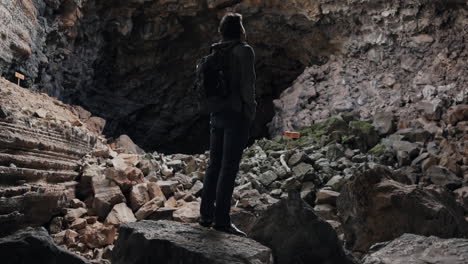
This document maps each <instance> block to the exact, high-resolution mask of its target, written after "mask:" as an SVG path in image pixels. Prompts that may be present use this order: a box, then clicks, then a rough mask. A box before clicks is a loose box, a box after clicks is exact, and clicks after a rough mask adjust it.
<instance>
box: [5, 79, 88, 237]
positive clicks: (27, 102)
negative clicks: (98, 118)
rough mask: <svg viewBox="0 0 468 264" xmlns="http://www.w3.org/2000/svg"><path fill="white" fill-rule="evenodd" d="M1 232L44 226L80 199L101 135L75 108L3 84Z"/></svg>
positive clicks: (44, 96) (41, 95) (42, 95)
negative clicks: (86, 164)
mask: <svg viewBox="0 0 468 264" xmlns="http://www.w3.org/2000/svg"><path fill="white" fill-rule="evenodd" d="M0 94H1V96H0V223H1V228H0V233H4V232H10V231H13V230H14V229H16V228H18V227H19V226H22V225H43V224H46V223H48V222H49V221H50V218H51V217H52V215H54V214H57V213H58V212H60V209H61V208H62V207H64V206H66V205H68V201H69V200H71V199H73V198H74V197H75V186H76V185H77V184H78V182H76V181H75V179H76V178H77V177H78V175H79V173H78V170H79V163H78V161H79V160H80V159H81V158H82V157H83V156H84V155H85V154H86V153H88V152H90V151H91V150H92V148H93V147H94V145H95V144H96V141H97V135H95V134H93V133H91V132H89V131H88V130H87V129H86V128H84V127H79V126H83V124H82V123H81V121H80V120H79V117H78V116H76V115H75V114H74V113H73V112H72V111H71V108H70V107H68V106H66V105H64V104H62V103H60V102H59V101H57V100H55V99H51V98H49V97H48V96H46V95H44V94H34V93H31V92H30V91H28V90H26V89H21V88H18V87H16V86H15V85H13V84H10V83H8V82H7V81H6V80H5V79H1V80H0Z"/></svg>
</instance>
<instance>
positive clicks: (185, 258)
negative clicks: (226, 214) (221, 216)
mask: <svg viewBox="0 0 468 264" xmlns="http://www.w3.org/2000/svg"><path fill="white" fill-rule="evenodd" d="M112 263H113V264H132V263H138V264H145V263H148V264H149V263H160V264H172V263H174V264H179V263H192V264H215V263H216V264H222V263H225V264H247V263H248V264H257V263H264V264H272V263H273V260H272V256H271V250H270V249H268V248H267V247H265V246H263V245H261V244H259V243H258V242H255V241H253V240H251V239H248V238H243V237H239V236H234V235H229V234H225V233H220V232H217V231H214V230H210V229H207V228H203V227H201V226H198V225H190V224H182V223H178V222H172V221H166V220H161V221H148V220H145V221H141V222H138V223H131V224H126V225H123V226H121V227H120V230H119V238H118V239H117V241H116V243H115V247H114V250H113V256H112Z"/></svg>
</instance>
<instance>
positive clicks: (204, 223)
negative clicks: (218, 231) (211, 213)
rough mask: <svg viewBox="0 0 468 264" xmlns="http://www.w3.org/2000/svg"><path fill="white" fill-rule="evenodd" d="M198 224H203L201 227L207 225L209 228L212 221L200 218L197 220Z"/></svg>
mask: <svg viewBox="0 0 468 264" xmlns="http://www.w3.org/2000/svg"><path fill="white" fill-rule="evenodd" d="M198 224H199V225H201V226H203V227H208V228H209V227H211V225H212V224H213V221H211V220H207V219H203V218H200V220H199V221H198Z"/></svg>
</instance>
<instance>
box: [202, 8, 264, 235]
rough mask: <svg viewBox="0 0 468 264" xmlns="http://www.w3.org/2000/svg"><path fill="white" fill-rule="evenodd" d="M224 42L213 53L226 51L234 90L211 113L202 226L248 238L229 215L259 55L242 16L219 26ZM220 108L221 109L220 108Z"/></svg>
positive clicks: (252, 112)
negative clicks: (256, 54)
mask: <svg viewBox="0 0 468 264" xmlns="http://www.w3.org/2000/svg"><path fill="white" fill-rule="evenodd" d="M219 33H220V34H221V37H222V41H220V42H218V43H216V44H214V45H213V46H212V49H213V50H215V51H216V50H221V51H225V52H226V53H227V55H226V56H225V58H226V61H225V65H226V69H225V72H226V74H225V78H226V82H227V85H228V87H229V89H230V91H231V93H230V95H229V96H228V97H227V98H223V99H222V100H220V102H219V105H220V106H222V107H217V108H216V109H215V110H213V111H211V114H210V161H209V165H208V168H207V170H206V173H205V179H204V185H203V194H202V201H201V206H200V215H201V218H200V224H201V225H202V226H205V227H209V226H211V225H213V227H214V228H215V229H217V230H219V231H223V232H227V233H233V234H237V235H244V236H245V233H244V232H242V231H240V230H239V229H237V228H236V227H235V226H234V225H233V224H232V223H231V219H230V216H229V212H230V208H231V197H232V193H233V190H234V184H235V179H236V176H237V173H238V171H239V163H240V160H241V157H242V152H243V150H244V148H245V147H246V145H247V141H248V137H249V129H250V126H251V124H252V122H253V120H254V118H255V112H256V105H257V103H256V101H255V80H256V76H255V64H254V62H255V53H254V51H253V49H252V47H251V46H249V45H248V44H247V43H246V42H245V39H246V34H245V29H244V26H243V24H242V15H240V14H237V13H228V14H226V15H225V16H224V17H223V18H222V20H221V23H220V25H219ZM219 105H218V106H219Z"/></svg>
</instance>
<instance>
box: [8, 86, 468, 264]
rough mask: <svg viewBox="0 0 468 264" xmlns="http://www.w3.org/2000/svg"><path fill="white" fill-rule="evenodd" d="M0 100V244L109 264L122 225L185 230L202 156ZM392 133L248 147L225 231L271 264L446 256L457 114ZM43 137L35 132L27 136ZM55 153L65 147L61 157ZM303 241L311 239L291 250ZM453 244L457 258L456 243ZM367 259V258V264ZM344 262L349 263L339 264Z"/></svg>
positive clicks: (467, 159) (377, 126) (455, 193)
mask: <svg viewBox="0 0 468 264" xmlns="http://www.w3.org/2000/svg"><path fill="white" fill-rule="evenodd" d="M0 93H1V94H2V97H1V103H2V104H1V106H2V107H1V114H2V116H0V124H2V127H0V128H1V129H2V131H3V133H2V137H1V139H2V142H3V144H6V145H4V146H6V148H2V155H0V165H1V166H0V169H1V170H0V173H1V174H0V175H1V179H2V180H1V182H2V186H1V189H0V196H1V197H0V201H1V204H0V209H1V210H0V214H1V216H0V220H1V221H2V229H1V231H2V232H1V233H3V234H8V233H11V232H13V231H14V230H15V229H17V228H20V227H22V226H29V225H35V226H44V227H46V229H47V231H48V232H49V234H50V236H51V237H52V239H53V241H54V243H56V244H57V245H60V246H61V247H63V248H66V249H68V250H70V251H72V252H74V253H75V254H77V255H80V256H82V257H83V258H85V259H88V260H90V261H92V262H93V263H110V261H111V259H112V255H113V254H118V252H114V253H113V250H114V242H115V241H116V239H117V238H118V237H119V226H120V225H122V224H128V223H133V222H139V221H142V220H174V221H178V222H182V223H195V222H196V221H197V220H198V217H199V213H198V210H199V203H200V193H201V190H202V188H203V176H204V171H205V169H206V166H207V163H208V161H209V153H204V154H197V155H186V154H171V155H166V154H162V153H158V152H153V153H145V152H144V151H143V150H142V149H141V148H139V147H138V146H137V145H135V144H134V143H133V142H132V140H131V139H130V138H129V137H128V136H125V135H122V136H120V137H118V138H115V139H112V138H109V139H106V138H105V137H104V136H102V135H100V134H99V133H100V131H101V130H102V126H101V128H100V130H99V129H98V130H96V127H99V126H98V125H97V124H99V123H102V122H97V123H96V122H95V121H97V120H99V119H98V118H94V119H93V118H92V117H91V115H90V114H89V112H87V111H86V110H84V109H82V108H79V107H71V106H67V105H64V104H62V103H60V102H59V101H57V100H55V99H52V98H49V97H48V96H46V95H44V94H36V93H32V92H30V91H28V90H26V89H23V88H19V87H17V86H16V85H14V84H11V83H8V82H7V81H4V80H2V83H1V90H0ZM13 102H16V103H13ZM93 120H94V122H93ZM22 122H28V123H29V125H26V124H23V123H22ZM401 123H404V120H401V119H400V118H398V117H395V116H393V115H391V114H388V115H379V116H376V117H375V118H374V120H369V121H363V120H359V119H358V118H357V117H356V116H355V115H353V114H350V113H342V114H340V115H337V116H334V117H332V118H329V119H326V120H325V121H323V122H317V123H315V124H313V125H312V126H310V127H307V128H304V129H303V130H301V131H300V132H301V138H300V139H298V140H294V141H289V140H287V139H285V138H282V137H276V138H275V139H273V140H267V139H262V140H257V141H256V142H255V143H254V144H253V145H252V146H250V147H249V148H247V149H246V150H245V151H244V154H243V158H242V161H241V164H240V172H239V176H238V178H237V180H236V187H235V191H234V195H233V200H232V204H233V209H232V215H233V221H234V222H235V223H236V224H238V225H239V226H240V227H242V228H243V229H244V230H246V231H247V232H248V233H249V234H250V235H251V237H253V238H254V239H256V240H257V241H260V242H262V243H264V244H265V245H267V246H269V247H270V248H271V249H272V250H273V256H274V257H275V259H276V260H277V261H279V262H278V263H288V262H287V261H285V260H286V259H290V257H291V254H293V255H294V256H301V257H298V258H303V259H305V260H307V259H308V260H310V259H313V258H317V254H312V255H310V256H308V255H304V256H302V255H301V253H300V252H302V251H300V252H296V251H295V250H296V248H297V246H298V245H302V246H303V247H307V248H310V250H312V249H314V248H316V247H317V246H318V245H323V244H324V242H323V241H333V239H335V240H336V242H329V243H332V244H329V246H327V250H332V249H333V248H336V249H333V250H335V251H332V252H343V253H339V254H343V256H345V255H344V254H346V253H344V251H340V250H342V249H340V248H341V247H342V245H344V246H345V248H346V249H347V250H349V251H350V252H352V253H353V255H354V257H356V258H358V259H359V258H361V257H364V261H365V263H387V262H385V260H384V259H385V258H386V257H385V256H388V255H389V254H390V255H391V253H389V252H393V251H392V250H393V249H394V248H397V247H399V246H401V245H402V244H404V243H407V242H404V241H408V240H409V239H411V236H408V235H405V236H403V237H402V238H399V239H400V240H401V241H400V240H396V241H395V242H390V243H389V244H385V245H386V246H385V247H383V248H382V250H381V251H377V252H375V247H372V246H373V245H376V244H378V243H381V242H386V241H391V240H394V239H398V237H400V236H401V235H403V234H405V233H411V234H414V237H415V239H417V240H418V241H419V240H421V241H423V242H422V243H431V242H430V241H432V240H433V239H434V238H430V237H429V236H437V237H439V238H438V239H439V240H438V241H440V242H437V243H447V244H450V243H452V242H451V241H452V240H453V239H452V240H451V238H466V237H468V148H467V146H468V144H467V142H468V105H462V104H459V105H454V106H453V107H451V108H449V109H447V110H446V111H444V112H443V113H442V114H441V120H440V123H441V124H446V125H445V126H443V127H439V128H438V129H437V130H427V129H425V128H424V127H405V128H401V127H400V128H399V127H398V124H401ZM19 124H23V126H30V129H32V131H35V132H36V138H35V141H33V140H32V139H31V136H29V138H28V137H26V136H27V135H29V134H25V133H26V132H22V131H21V130H20V131H18V129H17V128H16V127H15V126H19ZM38 124H40V125H38ZM13 125H15V126H13ZM44 127H49V129H48V130H47V129H46V130H44V132H38V131H41V130H40V129H43V128H44ZM54 127H55V128H56V130H55V131H56V132H54V133H55V134H56V135H63V136H55V138H54V137H51V136H52V135H53V134H51V133H52V130H51V128H54ZM34 129H36V130H34ZM434 131H435V132H434ZM73 133H75V134H76V135H79V137H78V136H74V137H73V136H71V135H75V134H73ZM67 135H68V136H67ZM78 139H79V140H81V141H79V140H78ZM28 140H29V141H28ZM25 142H26V143H28V142H29V143H28V144H26V143H25ZM34 142H36V143H35V144H36V145H34V144H33V143H34ZM73 142H81V143H73ZM84 142H86V144H85V143H84ZM37 144H39V145H37ZM63 144H65V145H67V144H68V145H67V146H73V144H78V145H77V146H75V147H72V149H73V150H74V151H72V149H64V147H63ZM70 144H72V145H70ZM83 144H84V145H83ZM78 146H80V148H78ZM59 160H61V163H60V164H56V165H54V164H55V163H53V161H55V162H56V163H59ZM46 161H47V162H46ZM65 161H66V162H65ZM70 164H74V165H73V166H71V165H70ZM59 165H60V166H59ZM65 165H67V166H65ZM48 166H49V167H48ZM65 168H67V169H68V171H67V170H65ZM46 172H47V173H46ZM61 186H62V187H61ZM54 188H63V189H60V190H55V189H54ZM64 190H68V191H67V192H66V193H65V195H64ZM288 193H289V194H290V195H293V196H294V193H296V195H297V196H298V197H299V196H300V198H302V200H301V199H299V200H301V201H304V202H303V203H304V204H302V203H298V202H294V199H293V198H290V200H291V201H290V202H287V203H285V202H284V201H286V200H287V199H286V198H287V197H288ZM52 194H55V195H52ZM57 195H58V196H57ZM280 201H282V202H280ZM21 208H23V209H21ZM275 208H276V209H275ZM307 208H310V209H307ZM303 210H305V211H303ZM301 212H302V213H301ZM306 212H307V213H306ZM284 217H286V218H285V219H284ZM25 219H28V220H29V221H26V222H25V221H24V220H25ZM272 219H277V220H272ZM287 219H289V220H287ZM314 219H318V220H314ZM32 220H34V221H32ZM284 220H286V222H284V224H282V223H283V222H282V221H284ZM292 221H297V222H296V223H294V222H292ZM316 221H318V222H316ZM315 222H316V224H312V223H315ZM304 223H308V224H309V223H310V227H307V228H305V229H304V230H303V231H301V230H300V229H292V230H297V231H296V232H297V233H294V234H291V233H290V232H291V228H290V227H291V226H295V227H296V228H298V227H303V228H304V226H307V225H308V224H307V225H305V224H304ZM135 228H140V227H138V226H135ZM184 228H185V227H180V230H184ZM144 229H145V228H144ZM146 229H148V228H146ZM146 229H145V230H146ZM172 230H178V231H177V232H185V231H180V230H179V228H174V229H172ZM273 230H275V231H273ZM281 230H282V231H281ZM314 230H315V231H314ZM317 230H322V231H320V233H317V234H314V233H311V234H310V235H308V236H307V237H306V238H301V237H302V236H304V234H307V232H319V231H317ZM324 230H329V231H326V232H325V231H324ZM148 232H150V231H148ZM168 232H169V233H171V232H173V231H168ZM194 232H195V231H194ZM324 232H325V233H324ZM168 236H169V237H172V236H171V235H168ZM282 236H283V238H282ZM291 237H292V238H293V239H290V238H291ZM310 237H317V239H318V240H317V242H313V241H311V240H310ZM333 237H335V238H333ZM286 239H289V242H288V244H289V245H290V246H289V247H288V248H289V249H287V250H286V249H285V248H284V241H286ZM444 239H448V240H444ZM7 241H9V240H7ZM275 241H277V242H275ZM306 241H307V242H306ZM426 241H427V242H426ZM453 241H454V242H453V243H459V244H460V245H466V240H463V239H461V240H453ZM457 241H458V242H457ZM0 242H1V241H0ZM275 243H279V244H280V245H282V246H283V247H281V246H279V245H278V244H275ZM333 243H335V244H333ZM464 243H465V244H464ZM0 244H1V243H0ZM184 245H185V246H186V247H187V244H184ZM0 248H1V246H0ZM189 248H190V247H189ZM279 248H282V250H280V251H279ZM464 249H466V246H460V247H459V250H456V249H454V252H452V253H450V254H462V252H463V250H464ZM336 250H337V251H336ZM369 250H374V251H371V252H375V253H369V254H370V255H368V254H367V253H368V252H370V251H369ZM414 250H415V252H416V251H418V252H419V250H420V249H417V248H415V249H414ZM294 252H295V253H294ZM307 252H309V251H307ZM311 252H312V251H311ZM435 252H437V251H435ZM339 254H338V255H339ZM415 254H416V253H415ZM418 254H419V253H418ZM434 254H436V253H434ZM332 255H333V256H337V255H336V254H332ZM332 255H330V256H329V257H326V256H325V257H324V258H328V259H331V256H332ZM120 256H122V257H123V255H120ZM406 257H408V256H401V258H402V259H405V258H406ZM409 257H412V258H420V259H424V258H425V257H424V256H423V255H421V257H417V256H409ZM452 257H453V256H452V255H451V256H442V255H441V256H440V258H441V259H442V261H445V262H440V263H452V262H450V261H449V259H450V258H452ZM458 257H459V258H460V259H463V258H465V257H464V256H463V255H459V256H458ZM345 258H346V259H347V260H346V261H352V260H351V259H352V257H350V255H349V257H345ZM379 259H380V260H379ZM465 260H466V258H465ZM323 261H325V260H323ZM330 261H331V260H330ZM379 261H380V262H379ZM402 261H403V260H402ZM421 261H422V260H421ZM262 263H263V262H262ZM265 263H266V262H265ZM320 263H321V262H320ZM336 263H344V262H343V260H341V262H340V261H336ZM402 263H404V261H403V262H402ZM415 263H419V262H415ZM421 263H422V262H421ZM460 263H462V262H460Z"/></svg>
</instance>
